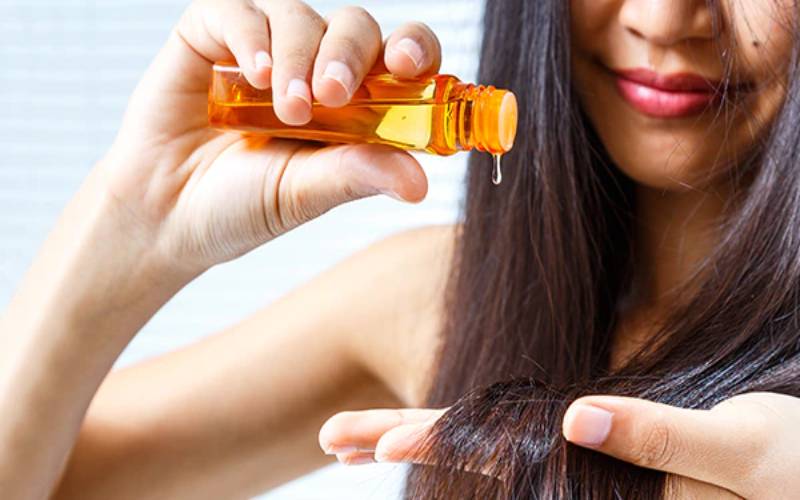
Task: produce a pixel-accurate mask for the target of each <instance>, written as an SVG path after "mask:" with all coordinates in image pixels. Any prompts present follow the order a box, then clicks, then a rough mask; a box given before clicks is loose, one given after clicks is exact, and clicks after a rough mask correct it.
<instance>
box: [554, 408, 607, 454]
mask: <svg viewBox="0 0 800 500" xmlns="http://www.w3.org/2000/svg"><path fill="white" fill-rule="evenodd" d="M613 416H614V414H613V413H611V412H609V411H607V410H604V409H602V408H598V407H596V406H590V405H586V404H577V405H573V406H571V407H570V408H569V409H568V410H567V414H566V415H564V427H565V429H567V430H568V432H569V434H568V435H565V437H566V438H567V440H569V441H572V442H573V443H575V444H579V445H582V446H588V447H593V448H594V447H598V446H600V445H602V444H603V443H604V442H605V441H606V439H607V438H608V434H609V432H611V420H612V418H613Z"/></svg>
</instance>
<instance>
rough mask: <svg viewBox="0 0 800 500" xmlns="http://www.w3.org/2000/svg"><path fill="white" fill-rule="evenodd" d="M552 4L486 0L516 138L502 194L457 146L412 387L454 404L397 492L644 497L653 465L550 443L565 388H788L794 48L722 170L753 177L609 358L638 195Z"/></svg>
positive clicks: (795, 324)
mask: <svg viewBox="0 0 800 500" xmlns="http://www.w3.org/2000/svg"><path fill="white" fill-rule="evenodd" d="M569 4H570V2H568V1H564V0H535V1H530V0H489V1H488V2H487V4H486V11H485V19H484V27H485V35H484V43H483V48H482V59H481V69H480V79H481V81H482V82H484V83H492V84H494V85H497V86H500V87H504V88H511V89H514V90H515V91H516V92H517V94H518V97H519V99H520V103H521V108H520V109H521V110H522V112H521V115H520V134H519V136H518V140H517V145H516V146H515V148H514V150H513V151H512V152H511V153H510V154H509V155H508V156H507V157H506V158H505V159H504V164H505V165H506V167H507V170H508V172H509V175H508V176H507V180H506V181H504V184H502V185H501V186H500V187H495V186H493V185H492V184H491V182H489V181H488V178H487V175H488V172H490V168H491V167H490V165H489V161H490V159H488V158H487V157H486V156H485V155H481V154H477V155H472V156H471V158H470V168H469V173H468V177H467V197H466V206H465V207H464V221H463V225H462V231H461V232H460V234H459V237H458V244H457V245H456V254H455V259H454V266H453V270H452V274H451V278H450V283H449V289H448V297H447V304H448V305H447V307H448V312H447V321H446V325H445V328H444V331H443V343H442V348H441V351H440V353H439V358H438V364H437V368H436V373H435V377H434V383H433V385H432V389H431V391H430V394H429V397H428V404H429V406H431V407H445V406H450V405H453V407H452V409H451V410H450V411H449V412H448V413H446V414H445V416H444V417H443V418H442V419H440V421H439V422H438V423H437V424H436V426H435V428H434V430H433V432H432V435H431V437H430V439H429V440H428V442H427V443H426V450H427V453H428V455H429V460H430V461H431V462H432V463H436V464H438V466H414V468H413V469H412V471H411V474H410V476H409V479H408V483H407V488H406V496H407V497H408V498H414V499H418V498H457V499H464V498H513V499H523V498H586V499H588V498H646V499H650V498H659V497H661V496H663V494H664V492H665V486H667V482H666V481H665V475H664V474H661V473H657V472H653V471H647V470H645V469H642V468H638V467H635V466H633V465H629V464H625V463H622V462H619V461H616V460H614V459H611V458H608V457H605V456H603V455H601V454H599V453H596V452H593V451H590V450H585V449H581V448H578V447H576V446H574V445H571V444H568V443H566V442H565V441H564V439H563V438H562V436H561V431H560V430H561V418H562V416H563V413H564V410H565V409H566V407H567V406H568V404H569V403H570V402H571V401H573V400H574V399H576V398H577V397H580V396H582V395H586V394H594V393H604V394H618V395H626V396H636V397H641V398H646V399H650V400H653V401H659V402H662V403H667V404H671V405H677V406H682V407H686V408H710V407H712V406H714V405H715V404H717V403H719V402H721V401H723V400H725V399H728V398H730V397H732V396H734V395H736V394H741V393H745V392H751V391H771V392H780V393H785V394H789V395H794V396H798V397H800V308H798V305H800V223H799V222H800V175H798V171H797V166H796V165H797V162H798V160H800V126H798V124H799V123H800V101H798V99H797V97H798V95H800V89H798V83H797V82H798V80H797V78H795V75H796V73H797V50H796V49H795V50H794V51H793V53H792V54H791V64H790V67H789V80H788V81H789V82H790V83H789V86H788V88H787V89H786V90H787V100H786V102H785V104H784V106H783V108H782V111H781V113H780V116H779V117H778V118H777V119H776V121H775V123H774V124H772V125H771V128H770V130H769V134H768V135H767V136H766V137H764V138H763V140H762V141H761V142H760V143H759V144H758V145H757V148H756V149H757V151H756V152H755V153H754V154H753V155H752V156H751V157H748V159H747V161H742V164H741V165H738V166H737V167H736V169H734V170H735V171H736V172H735V174H734V175H737V176H741V175H742V172H743V171H749V172H751V173H752V176H751V178H752V180H751V181H750V182H749V183H748V184H747V186H746V188H745V190H744V192H743V193H742V196H740V197H738V198H737V200H735V205H734V206H731V207H730V210H729V211H728V212H727V213H728V216H727V217H726V218H725V220H724V221H720V237H719V242H718V244H717V246H716V248H715V250H714V252H713V253H712V255H709V256H708V257H707V258H706V259H705V261H704V262H703V263H702V265H701V267H700V269H698V271H697V272H696V273H695V275H694V279H693V280H692V283H689V284H687V288H686V289H687V290H692V293H687V294H685V295H684V299H683V302H682V303H676V304H675V305H674V310H673V311H672V312H671V315H670V317H669V318H668V319H667V320H666V321H665V322H664V323H663V324H661V325H660V329H659V331H658V332H657V333H656V334H655V335H654V336H653V337H652V338H651V339H650V340H649V341H648V342H647V343H646V344H645V345H644V346H642V348H641V349H640V351H639V352H638V353H636V354H635V355H634V356H633V357H632V358H631V359H630V360H628V361H627V362H626V363H625V364H624V365H623V366H621V367H619V368H615V369H613V370H612V368H611V367H610V363H609V356H610V346H611V340H612V333H613V331H614V328H615V325H616V321H617V316H618V311H619V309H620V308H621V307H623V306H624V303H625V299H626V296H627V295H628V294H630V293H632V289H631V281H632V272H631V271H632V262H634V261H635V258H636V255H635V254H634V251H633V250H634V249H633V247H632V234H633V229H632V220H633V214H634V213H635V204H636V200H635V197H634V194H633V193H634V190H633V184H632V181H631V180H630V179H628V178H626V177H625V176H624V175H623V174H621V173H620V171H619V170H618V169H616V168H615V167H614V166H613V164H612V162H611V161H610V159H609V158H608V156H607V154H606V153H605V151H604V148H603V145H602V143H601V142H600V141H599V139H598V137H597V135H596V134H595V132H594V131H593V130H592V127H591V125H590V124H589V121H588V119H587V118H586V116H585V115H584V114H583V112H582V111H581V108H580V106H579V104H578V100H577V98H576V96H575V93H574V90H573V87H572V84H571V72H570V49H569V47H570V42H569V40H570V32H569V26H570V23H569ZM714 12H715V16H714V18H715V30H718V31H722V29H723V28H722V26H721V24H720V22H719V21H720V20H721V17H720V16H719V13H718V12H717V11H716V10H715V11H714ZM793 32H795V33H796V31H793ZM795 46H797V44H795ZM723 91H724V90H723ZM475 472H483V473H484V474H476V473H475Z"/></svg>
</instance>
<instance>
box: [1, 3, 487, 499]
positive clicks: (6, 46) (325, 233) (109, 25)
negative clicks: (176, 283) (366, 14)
mask: <svg viewBox="0 0 800 500" xmlns="http://www.w3.org/2000/svg"><path fill="white" fill-rule="evenodd" d="M309 3H310V4H311V5H312V6H314V7H315V8H317V9H318V10H319V11H320V12H322V13H323V14H328V13H331V12H333V11H334V10H335V9H336V8H337V7H339V6H342V5H346V4H349V3H352V2H344V1H340V0H312V1H311V2H309ZM357 3H358V2H357ZM360 3H361V4H362V5H364V6H365V7H367V8H368V9H369V10H370V12H372V14H373V15H374V16H375V17H376V19H377V20H378V21H379V22H380V24H381V26H382V28H383V29H384V34H385V35H388V33H390V31H391V30H392V29H394V28H395V27H397V26H398V25H399V24H400V23H402V22H404V21H409V20H420V21H423V22H426V23H428V24H429V25H430V26H431V27H432V28H433V29H434V31H435V32H436V33H437V34H438V35H439V37H440V39H441V41H442V45H443V48H444V64H443V68H442V72H444V73H453V74H456V75H458V76H459V77H461V78H462V79H465V80H468V81H474V78H475V72H476V68H477V54H478V48H479V44H480V36H479V32H480V19H481V13H482V2H481V1H480V0H403V1H389V0H362V1H361V2H360ZM186 4H187V2H186V1H182V0H160V1H159V0H96V1H90V0H0V61H1V62H2V65H1V66H0V110H2V111H1V112H0V307H4V306H5V304H7V303H8V301H9V300H10V298H11V296H12V294H13V292H14V288H15V286H16V285H17V283H18V282H19V280H20V279H21V277H22V274H23V273H24V271H25V269H26V268H27V267H28V265H29V263H30V261H31V259H32V258H33V256H34V253H35V251H36V249H37V248H38V246H39V245H40V244H41V242H42V241H43V239H44V238H45V236H46V234H47V231H48V230H49V228H50V227H51V225H52V224H53V222H54V220H55V218H56V216H57V215H58V213H59V212H60V210H61V209H62V207H63V206H64V204H65V203H66V202H67V200H68V199H69V197H70V196H71V195H72V193H73V192H74V191H75V190H76V189H77V187H78V185H79V184H80V182H81V180H82V179H83V177H84V176H85V175H86V174H87V172H88V170H89V169H90V168H91V167H92V165H93V163H94V162H95V161H96V160H97V159H98V158H99V157H100V156H101V155H102V154H103V152H104V150H105V148H107V147H108V145H109V144H110V143H111V141H112V139H113V136H114V134H115V133H116V129H117V127H118V126H119V123H120V119H121V116H122V112H123V110H124V108H125V103H126V100H127V97H128V95H129V94H130V92H131V90H132V89H133V87H134V85H135V84H136V82H137V80H138V78H139V76H140V75H141V73H142V72H143V70H144V69H145V67H146V66H147V64H148V63H149V61H150V60H151V59H152V57H153V55H154V54H155V53H156V51H157V50H158V48H159V47H160V46H161V44H162V43H163V42H164V40H165V39H166V36H167V33H168V31H169V29H170V28H171V27H172V25H173V24H174V23H175V21H176V20H177V18H178V16H179V15H180V13H181V11H182V10H183V8H184V7H185V6H186ZM177 77H178V75H176V78H177ZM165 112H168V110H167V111H165ZM419 158H420V159H421V161H422V164H423V166H424V167H425V169H426V171H427V172H428V175H429V179H430V193H429V195H428V198H427V200H426V201H425V202H423V203H421V204H419V205H416V206H410V205H403V204H400V203H398V202H395V201H393V200H390V199H379V198H375V199H370V200H364V201H360V202H356V203H353V204H351V205H349V206H346V207H341V208H338V209H336V210H334V211H332V212H330V213H329V214H327V215H326V216H324V217H322V218H321V219H319V220H317V221H315V222H312V223H310V224H308V225H306V226H304V227H301V228H300V229H298V230H295V231H293V232H291V233H289V234H288V235H285V236H283V237H281V238H280V239H278V240H276V241H274V242H271V243H269V244H268V245H266V246H265V247H263V248H261V249H258V250H256V251H254V252H252V253H251V254H250V255H248V256H246V257H244V258H242V259H239V260H238V261H235V262H232V263H229V264H225V265H222V266H219V267H217V268H215V269H212V270H211V271H210V272H208V273H207V274H205V275H204V276H202V277H201V278H199V279H198V280H196V281H195V282H193V283H191V284H190V285H189V286H188V287H187V288H185V289H184V290H183V291H181V292H180V293H179V294H178V295H177V296H176V297H175V298H174V300H172V301H171V302H170V303H169V304H168V305H167V306H166V307H165V308H164V309H163V310H162V311H161V312H159V313H158V315H157V316H156V317H155V318H153V320H152V321H151V322H150V323H149V324H148V325H147V326H146V327H145V328H144V330H143V331H142V332H141V333H140V334H139V335H138V336H137V337H136V338H135V339H134V340H133V342H132V343H131V344H130V346H129V348H128V349H127V350H126V351H125V352H124V354H123V356H122V358H121V359H120V361H119V364H120V365H125V364H130V363H134V362H136V361H138V360H141V359H144V358H147V357H151V356H154V355H157V354H159V353H162V352H165V351H168V350H172V349H175V348H177V347H179V346H181V345H183V344H185V343H188V342H192V341H194V340H196V339H198V338H200V337H203V336H205V335H208V334H210V333H212V332H214V331H217V330H219V329H221V328H223V327H225V326H226V325H228V324H231V323H233V322H235V321H236V320H238V319H240V318H242V317H244V316H246V315H248V314H250V313H252V312H253V311H255V310H257V309H259V308H261V307H264V306H265V305H267V304H269V303H270V302H271V301H273V300H275V299H276V298H277V297H279V296H281V295H282V294H284V293H286V292H287V291H288V290H290V289H291V288H293V287H295V286H297V285H299V284H300V283H302V282H303V281H306V280H308V279H309V278H310V277H312V276H314V275H315V274H317V273H319V272H320V271H321V270H323V269H325V268H327V267H329V266H331V265H333V264H335V263H336V262H337V261H339V260H341V259H343V258H344V257H345V256H347V255H348V254H350V253H352V252H354V251H356V250H358V249H360V248H362V247H364V246H366V245H368V244H369V243H370V242H373V241H375V240H377V239H380V238H382V237H384V236H386V235H389V234H391V233H394V232H397V231H399V230H402V229H406V228H410V227H415V226H421V225H427V224H435V223H443V222H450V221H453V220H455V218H456V217H457V215H458V208H459V203H460V198H461V195H462V180H463V176H464V163H465V155H463V154H461V155H456V156H455V157H451V158H435V157H432V156H428V155H420V156H419ZM487 175H488V173H487ZM199 368H200V367H199ZM264 473H265V474H268V473H269V471H264ZM402 473H403V468H402V467H398V466H390V465H370V466H362V467H352V468H345V467H341V466H331V467H327V468H325V469H322V470H321V471H319V472H317V473H315V474H312V475H310V476H308V477H306V478H302V479H299V480H297V481H295V482H294V483H291V484H289V485H286V486H284V487H282V488H280V489H277V490H274V491H272V492H270V493H268V494H266V495H265V496H264V497H263V498H264V499H269V500H278V499H316V498H320V499H321V498H326V499H331V498H333V499H348V500H352V499H378V498H393V497H396V496H397V494H398V491H399V487H400V484H401V481H402Z"/></svg>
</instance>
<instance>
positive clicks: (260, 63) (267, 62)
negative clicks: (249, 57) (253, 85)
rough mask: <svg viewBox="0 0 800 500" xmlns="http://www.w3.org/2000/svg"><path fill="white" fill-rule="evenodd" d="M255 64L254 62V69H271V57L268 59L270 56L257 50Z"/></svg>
mask: <svg viewBox="0 0 800 500" xmlns="http://www.w3.org/2000/svg"><path fill="white" fill-rule="evenodd" d="M255 62H256V69H265V68H271V67H272V57H270V55H269V54H268V53H267V52H265V51H263V50H259V51H258V52H256V58H255Z"/></svg>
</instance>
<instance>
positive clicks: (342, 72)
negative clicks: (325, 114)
mask: <svg viewBox="0 0 800 500" xmlns="http://www.w3.org/2000/svg"><path fill="white" fill-rule="evenodd" d="M355 86H356V76H355V74H354V73H353V70H351V69H350V67H349V66H348V65H347V64H345V63H343V62H341V61H330V62H329V63H328V64H327V65H326V66H325V69H324V70H323V73H322V75H321V76H320V77H319V78H317V79H315V81H314V96H315V97H316V98H317V100H318V101H319V102H320V104H322V105H324V106H327V107H330V108H339V107H342V106H344V105H346V104H347V103H348V102H350V99H351V98H352V96H353V93H354V92H355Z"/></svg>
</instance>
